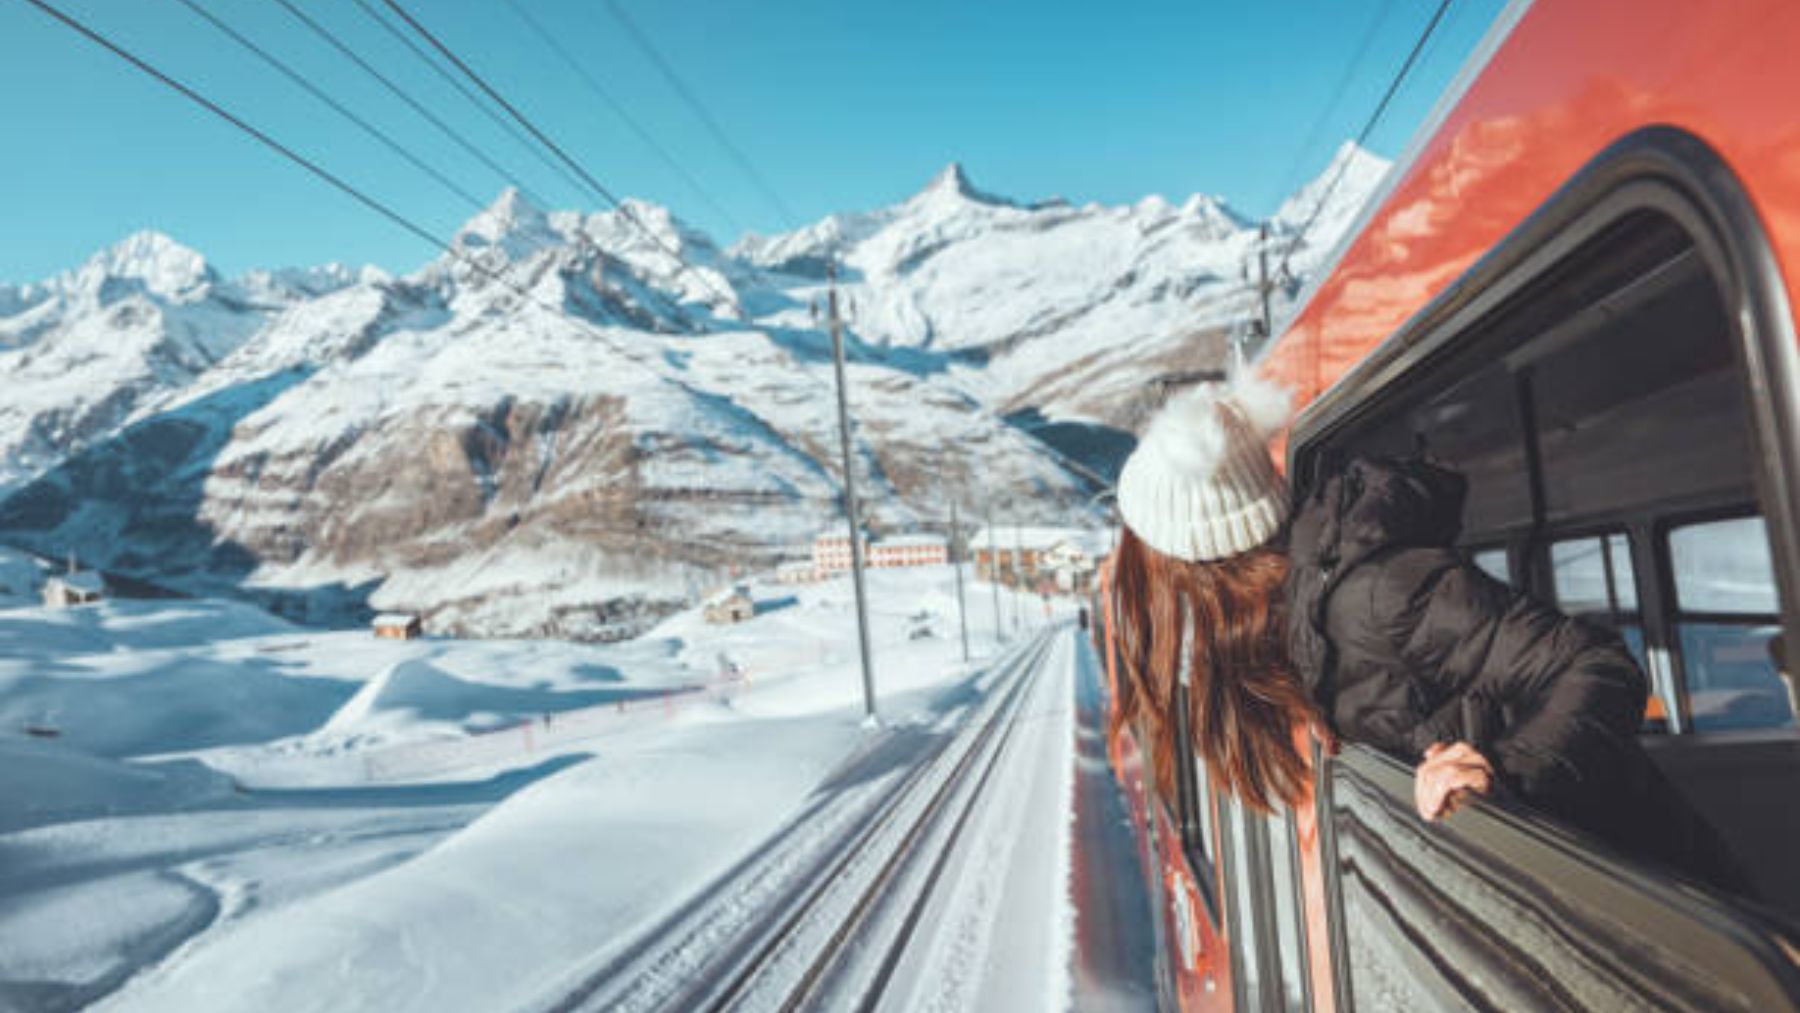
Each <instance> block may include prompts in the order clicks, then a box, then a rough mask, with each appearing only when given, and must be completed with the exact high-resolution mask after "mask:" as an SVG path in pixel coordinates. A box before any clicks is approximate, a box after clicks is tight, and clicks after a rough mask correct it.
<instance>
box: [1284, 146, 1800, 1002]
mask: <svg viewBox="0 0 1800 1013" xmlns="http://www.w3.org/2000/svg"><path fill="white" fill-rule="evenodd" d="M1645 211H1650V212H1654V213H1658V214H1661V215H1662V216H1663V217H1665V218H1666V219H1668V220H1669V221H1671V222H1673V224H1674V225H1675V226H1676V227H1678V228H1679V229H1680V230H1681V231H1682V233H1683V234H1685V236H1686V237H1687V238H1688V240H1689V242H1690V243H1691V244H1692V246H1693V248H1694V249H1695V250H1696V251H1698V254H1699V256H1700V258H1701V260H1702V262H1703V265H1704V267H1705V269H1706V273H1707V276H1708V278H1709V280H1710V281H1711V283H1712V285H1713V286H1714V289H1715V292H1716V295H1717V297H1718V299H1719V301H1720V303H1721V304H1722V309H1723V311H1724V312H1723V322H1724V333H1725V337H1726V339H1727V341H1728V343H1729V344H1730V347H1731V354H1732V355H1733V356H1734V358H1735V359H1736V362H1737V367H1738V378H1739V381H1740V383H1741V384H1742V387H1743V388H1744V389H1743V390H1742V395H1743V402H1744V410H1745V414H1746V415H1747V418H1746V419H1745V423H1746V430H1747V435H1748V438H1749V444H1750V449H1751V467H1750V475H1749V478H1750V485H1751V489H1750V492H1751V494H1752V496H1753V497H1754V501H1755V503H1756V505H1757V509H1758V512H1759V513H1761V514H1762V515H1763V517H1764V519H1765V522H1766V524H1767V530H1768V535H1769V542H1770V555H1771V558H1772V560H1773V562H1774V564H1775V579H1776V589H1777V593H1778V596H1779V603H1780V612H1779V615H1780V620H1781V626H1782V627H1783V629H1784V630H1785V631H1787V632H1788V633H1789V634H1790V635H1800V340H1797V338H1796V334H1795V326H1794V318H1793V315H1792V313H1791V311H1790V307H1789V302H1788V298H1787V286H1786V282H1785V280H1784V279H1783V276H1782V272H1781V267H1780V263H1779V261H1778V260H1777V259H1776V257H1775V254H1774V250H1773V247H1772V246H1771V244H1770V242H1769V239H1768V233H1767V230H1766V229H1765V228H1764V226H1763V223H1762V221H1761V219H1760V217H1759V215H1758V213H1757V210H1756V206H1755V204H1754V203H1753V202H1752V200H1751V199H1750V196H1749V194H1748V191H1747V189H1746V188H1745V186H1744V184H1743V183H1742V182H1741V181H1740V180H1739V179H1738V178H1737V176H1736V175H1735V174H1734V172H1733V171H1732V169H1731V167H1730V165H1729V164H1728V163H1726V162H1725V161H1724V160H1723V159H1722V158H1721V157H1720V156H1719V155H1718V154H1717V153H1716V152H1714V151H1713V150H1712V149H1711V148H1710V147H1709V146H1708V145H1707V144H1706V142H1704V141H1703V140H1701V139H1700V138H1698V137H1696V136H1694V135H1693V134H1692V133H1689V132H1687V131H1685V130H1682V129H1681V128H1679V127H1674V126H1668V125H1657V126H1650V127H1644V128H1641V129H1638V130H1635V131H1633V132H1631V133H1629V134H1627V135H1625V136H1623V137H1621V138H1619V139H1617V140H1615V141H1614V142H1612V143H1611V144H1610V145H1609V146H1607V147H1606V148H1605V149H1604V150H1602V151H1600V152H1599V153H1598V154H1597V155H1596V156H1595V157H1594V158H1593V159H1591V160H1590V161H1589V162H1588V163H1587V164H1586V165H1584V166H1583V167H1582V168H1581V169H1580V170H1578V171H1577V172H1576V173H1575V174H1574V175H1573V176H1571V177H1570V179H1569V180H1568V181H1567V182H1565V183H1564V184H1563V185H1562V186H1561V187H1560V188H1558V189H1557V190H1556V191H1555V192H1554V193H1552V194H1551V195H1550V196H1549V197H1548V198H1547V199H1546V200H1545V201H1544V202H1543V204H1541V205H1540V206H1539V207H1538V208H1537V209H1536V210H1535V211H1533V212H1532V213H1531V214H1530V215H1529V216H1528V217H1527V218H1525V219H1524V220H1523V221H1522V222H1520V223H1519V224H1518V225H1517V226H1515V227H1514V228H1513V229H1512V230H1511V231H1510V232H1509V233H1507V235H1505V236H1503V237H1502V238H1501V239H1500V240H1499V241H1498V242H1496V243H1495V244H1494V246H1493V247H1491V248H1490V249H1489V250H1487V251H1486V252H1485V253H1484V254H1483V255H1482V256H1481V258H1480V259H1479V260H1477V261H1476V262H1475V263H1474V264H1473V265H1472V266H1470V267H1469V268H1468V269H1467V270H1465V271H1464V272H1463V274H1462V275H1461V276H1460V277H1458V278H1457V279H1456V280H1455V281H1454V282H1452V283H1451V284H1450V285H1449V286H1448V287H1447V288H1446V289H1444V290H1443V291H1441V292H1440V293H1439V294H1438V295H1437V296H1435V297H1434V298H1433V299H1432V300H1431V301H1430V302H1429V303H1427V304H1426V305H1425V306H1424V307H1422V308H1421V309H1419V310H1418V311H1417V312H1416V313H1414V314H1413V316H1412V317H1411V318H1409V319H1408V320H1407V321H1406V322H1405V323H1404V324H1402V325H1401V326H1400V327H1399V328H1398V329H1397V330H1395V331H1394V332H1393V333H1392V334H1390V335H1388V336H1387V338H1386V339H1385V340H1383V341H1382V342H1381V343H1380V344H1379V345H1378V346H1377V347H1376V348H1374V349H1373V350H1372V351H1371V352H1370V353H1369V354H1368V355H1367V356H1365V357H1364V358H1363V359H1362V360H1361V361H1360V362H1358V363H1357V364H1356V365H1355V366H1353V367H1352V368H1351V369H1350V370H1349V371H1347V372H1346V373H1345V374H1343V375H1342V376H1340V377H1339V378H1338V379H1337V380H1336V382H1335V383H1334V384H1333V385H1332V386H1331V387H1330V388H1329V389H1328V390H1326V391H1325V392H1324V393H1323V394H1321V395H1320V396H1319V397H1318V398H1317V399H1316V400H1314V401H1313V403H1312V404H1311V405H1310V406H1309V407H1308V409H1307V410H1306V411H1305V412H1304V413H1303V414H1302V415H1301V416H1300V418H1299V419H1297V420H1296V422H1295V424H1294V425H1293V427H1292V428H1291V430H1290V433H1289V439H1288V444H1287V464H1288V467H1287V473H1288V475H1289V476H1290V478H1291V479H1292V481H1293V485H1294V488H1295V490H1296V492H1297V494H1301V495H1303V494H1304V493H1305V491H1306V490H1308V489H1310V488H1312V487H1314V486H1315V485H1316V483H1317V480H1318V478H1319V472H1320V469H1321V465H1322V464H1323V463H1324V462H1325V461H1326V460H1327V459H1328V458H1329V456H1330V455H1329V454H1328V453H1327V451H1328V450H1329V449H1330V448H1331V447H1332V446H1333V443H1334V440H1335V439H1336V438H1338V437H1340V436H1341V435H1342V434H1344V433H1345V432H1347V431H1349V430H1352V429H1354V428H1356V427H1357V426H1358V425H1359V424H1364V423H1367V422H1368V421H1369V420H1370V419H1371V417H1372V416H1375V415H1377V414H1379V413H1380V412H1381V411H1382V410H1383V409H1386V408H1391V407H1392V406H1393V405H1394V404H1395V403H1397V402H1400V401H1402V400H1403V399H1404V398H1405V396H1406V394H1407V388H1408V387H1409V386H1412V385H1413V384H1416V383H1417V382H1418V378H1419V377H1420V376H1421V375H1422V374H1429V373H1430V372H1432V371H1433V370H1436V369H1439V368H1441V365H1442V362H1443V360H1445V359H1448V358H1454V357H1455V356H1456V355H1457V353H1459V352H1462V351H1464V350H1465V348H1466V346H1469V345H1470V344H1472V343H1474V342H1476V341H1477V340H1479V339H1481V338H1483V337H1484V335H1483V334H1482V333H1481V327H1482V325H1483V324H1484V323H1488V322H1490V321H1493V320H1495V319H1498V318H1500V317H1502V316H1503V315H1505V314H1506V313H1507V312H1508V311H1509V309H1510V308H1511V305H1510V304H1511V303H1512V302H1513V300H1514V298H1515V297H1517V296H1520V295H1521V294H1522V293H1524V292H1526V291H1527V290H1528V289H1529V287H1530V286H1532V285H1533V284H1534V283H1535V282H1538V281H1539V280H1540V279H1543V278H1546V277H1549V276H1551V273H1552V272H1554V271H1557V270H1558V269H1560V268H1563V267H1564V265H1565V263H1566V262H1567V260H1568V258H1569V257H1570V255H1571V254H1573V253H1575V252H1576V251H1577V250H1579V249H1581V248H1582V247H1583V246H1584V245H1587V244H1590V243H1592V242H1593V241H1594V240H1596V239H1598V238H1600V236H1601V234H1602V232H1603V231H1604V230H1605V229H1607V228H1608V227H1610V226H1613V225H1616V224H1618V223H1620V222H1622V221H1624V220H1625V219H1626V218H1627V217H1628V216H1630V215H1633V214H1637V213H1641V212H1645ZM1334 270H1335V265H1332V266H1330V267H1328V268H1327V274H1329V273H1330V272H1331V271H1334ZM1315 291H1317V289H1316V288H1315ZM1485 337H1491V335H1487V336H1485ZM1520 396H1521V398H1522V399H1524V402H1523V403H1524V405H1525V407H1526V408H1527V410H1530V409H1531V405H1530V400H1529V399H1530V396H1531V395H1530V390H1529V386H1528V385H1521V388H1520ZM1536 443H1537V441H1536V439H1535V438H1533V439H1531V440H1530V441H1529V443H1528V449H1527V452H1528V453H1529V454H1531V455H1533V458H1534V459H1533V460H1532V461H1530V466H1531V470H1533V471H1535V470H1536V464H1537V462H1536V460H1535V456H1536V454H1537V453H1538V448H1537V446H1536ZM1532 481H1533V482H1536V481H1538V479H1537V478H1536V477H1535V476H1534V477H1533V479H1532ZM1535 502H1536V503H1538V504H1541V503H1542V502H1543V500H1542V497H1541V496H1539V497H1537V498H1536V500H1535ZM1535 509H1541V507H1539V508H1535ZM1544 521H1545V518H1544V517H1543V516H1542V515H1541V514H1538V515H1537V516H1534V518H1533V524H1532V529H1531V530H1529V531H1524V532H1520V531H1517V530H1508V531H1500V530H1496V531H1491V532H1471V535H1472V536H1473V537H1474V538H1475V539H1476V540H1485V539H1492V538H1500V537H1504V538H1506V539H1507V540H1508V541H1509V543H1510V544H1512V546H1513V550H1514V554H1513V556H1512V559H1513V562H1514V563H1515V566H1514V567H1513V572H1514V573H1515V574H1519V575H1520V576H1521V578H1522V581H1521V583H1522V584H1523V586H1524V587H1525V589H1527V590H1528V591H1530V592H1532V593H1541V591H1542V588H1543V580H1544V578H1545V577H1546V576H1547V574H1545V573H1544V572H1543V570H1544V567H1543V566H1542V565H1540V563H1539V560H1538V559H1536V558H1533V557H1534V556H1536V555H1541V554H1543V553H1542V551H1541V550H1538V549H1537V547H1538V546H1541V545H1542V544H1543V543H1542V541H1541V538H1542V537H1543V535H1544V534H1545V531H1544ZM1634 523H1642V522H1641V521H1637V522H1634ZM1521 538H1522V539H1523V542H1522V543H1520V542H1519V539H1521ZM1636 544H1637V550H1636V551H1637V552H1639V553H1640V555H1637V556H1634V559H1633V563H1634V570H1636V571H1637V573H1638V574H1639V575H1640V587H1639V594H1640V599H1641V607H1642V609H1643V610H1644V611H1645V612H1647V613H1650V615H1648V616H1647V617H1646V618H1647V620H1648V621H1647V624H1646V633H1647V637H1646V640H1647V647H1648V648H1650V650H1649V653H1650V654H1651V657H1652V659H1653V661H1656V660H1657V659H1658V654H1659V650H1658V648H1657V647H1655V646H1652V645H1654V644H1655V643H1656V642H1655V641H1654V640H1651V639H1650V637H1649V636H1648V632H1649V623H1651V622H1654V623H1662V622H1664V621H1665V620H1666V619H1667V617H1668V614H1669V609H1668V604H1667V603H1668V602H1670V601H1672V596H1673V588H1672V587H1666V586H1664V585H1665V583H1666V582H1667V581H1668V580H1669V579H1670V578H1669V575H1668V570H1667V568H1666V565H1665V564H1666V561H1664V560H1652V559H1646V558H1645V556H1647V555H1653V554H1656V553H1660V552H1662V551H1664V547H1663V545H1662V542H1661V540H1660V539H1656V538H1649V539H1639V540H1636ZM1544 561H1545V562H1547V559H1546V560H1544ZM1646 563H1650V564H1651V565H1650V567H1649V568H1648V569H1646V566H1645V564H1646ZM1521 567H1522V569H1521ZM1645 574H1649V575H1650V577H1651V579H1650V581H1649V582H1648V583H1649V584H1650V585H1651V586H1650V587H1648V588H1646V587H1644V586H1642V585H1643V583H1644V580H1643V576H1644V575H1645ZM1665 593H1666V594H1667V595H1668V596H1669V597H1668V598H1666V599H1665V598H1664V595H1665ZM1664 644H1665V645H1666V644H1667V641H1666V640H1665V641H1664ZM1669 653H1678V652H1666V653H1663V656H1662V657H1661V659H1660V661H1661V664H1662V666H1663V668H1664V671H1663V672H1662V673H1656V672H1655V671H1654V667H1653V675H1657V676H1658V677H1659V679H1663V680H1667V682H1664V683H1661V684H1660V685H1668V683H1674V682H1677V680H1679V681H1685V680H1681V679H1680V677H1681V675H1682V673H1681V672H1680V670H1679V667H1678V658H1677V659H1676V667H1675V668H1674V670H1673V671H1671V670H1670V669H1669V664H1670V658H1669ZM1672 718H1673V721H1672V724H1673V725H1674V727H1673V728H1672V730H1674V731H1676V732H1682V731H1686V730H1687V729H1686V728H1685V727H1684V724H1685V723H1684V720H1683V719H1684V718H1685V715H1684V714H1682V713H1680V710H1679V708H1677V712H1676V713H1675V714H1673V715H1672ZM1338 762H1339V761H1335V760H1334V761H1330V763H1329V764H1328V766H1327V768H1326V770H1325V772H1324V776H1322V777H1321V778H1320V779H1319V788H1320V790H1319V791H1318V793H1317V795H1318V798H1317V804H1318V814H1319V817H1320V827H1321V845H1322V846H1323V847H1324V848H1325V849H1326V852H1325V853H1326V854H1327V855H1329V856H1335V855H1336V854H1337V853H1338V842H1337V836H1338V834H1337V827H1336V825H1335V820H1334V815H1335V808H1334V806H1335V802H1334V799H1333V796H1334V795H1335V794H1336V781H1337V778H1338V776H1339V774H1338V772H1337V771H1336V767H1337V764H1338ZM1478 808H1479V807H1478ZM1325 874H1326V875H1325V878H1326V884H1325V885H1326V904H1327V908H1328V910H1329V912H1330V918H1331V922H1330V924H1331V938H1330V940H1329V948H1330V953H1331V964H1332V984H1333V989H1334V991H1335V993H1336V995H1335V996H1334V998H1336V999H1337V1000H1339V1001H1340V1002H1341V1001H1342V1000H1344V999H1345V998H1346V997H1348V996H1350V995H1352V994H1353V992H1352V989H1351V981H1350V978H1349V957H1350V948H1349V943H1348V940H1347V938H1346V936H1345V932H1344V925H1343V915H1344V904H1345V900H1344V889H1345V888H1344V885H1343V870H1342V869H1341V868H1339V864H1338V862H1337V861H1336V859H1335V858H1332V859H1330V860H1328V861H1327V863H1326V867H1325ZM1340 1008H1341V1007H1340Z"/></svg>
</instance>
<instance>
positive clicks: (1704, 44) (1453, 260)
mask: <svg viewBox="0 0 1800 1013" xmlns="http://www.w3.org/2000/svg"><path fill="white" fill-rule="evenodd" d="M1796 43H1800V4H1795V3H1793V2H1791V0H1706V2H1698V0H1540V2H1539V3H1537V4H1536V5H1534V6H1533V7H1532V8H1531V9H1530V11H1528V12H1527V13H1526V14H1525V16H1524V17H1523V18H1522V19H1521V20H1520V22H1519V23H1518V25H1517V26H1516V27H1515V28H1514V30H1513V32H1512V34H1511V35H1510V36H1509V37H1508V38H1507V40H1506V41H1505V42H1504V43H1503V44H1502V45H1501V47H1500V48H1499V49H1498V50H1497V51H1496V52H1495V54H1494V57H1493V59H1492V60H1491V61H1490V62H1489V63H1488V65H1487V67H1486V69H1485V70H1484V71H1483V73H1482V74H1481V76H1480V78H1479V79H1478V80H1476V81H1475V82H1474V84H1473V85H1472V86H1471V87H1470V89H1469V90H1468V91H1467V92H1466V93H1465V94H1464V96H1463V97H1462V99H1461V100H1460V101H1459V102H1458V103H1457V105H1456V108H1455V109H1454V110H1453V111H1452V112H1451V113H1450V115H1449V117H1448V118H1447V119H1446V120H1445V121H1444V123H1443V125H1442V127H1441V128H1440V129H1439V130H1438V132H1437V133H1436V134H1435V135H1434V136H1433V137H1432V138H1431V139H1430V140H1429V142H1427V143H1426V145H1425V146H1424V147H1423V148H1422V149H1421V150H1420V152H1419V156H1418V158H1417V159H1416V160H1415V161H1414V162H1413V163H1412V165H1411V167H1410V168H1409V169H1408V170H1407V173H1406V176H1405V177H1404V178H1403V179H1402V180H1401V181H1400V183H1399V185H1398V186H1397V187H1396V188H1395V189H1394V190H1393V191H1392V193H1391V194H1390V195H1389V197H1388V198H1387V200H1386V201H1385V202H1384V204H1383V205H1382V207H1381V208H1380V210H1379V211H1378V212H1377V213H1376V214H1375V216H1374V217H1373V218H1371V219H1370V220H1369V222H1368V224H1367V226H1366V227H1365V228H1364V229H1363V231H1362V233H1361V234H1360V235H1359V236H1358V237H1357V239H1356V240H1355V242H1354V243H1353V244H1352V245H1351V246H1350V248H1349V249H1348V250H1347V252H1346V255H1345V256H1344V257H1343V259H1342V260H1340V261H1339V262H1338V264H1337V266H1336V268H1335V270H1334V271H1333V273H1332V275H1331V276H1330V277H1329V278H1328V279H1327V280H1326V281H1325V282H1324V283H1323V284H1322V285H1321V286H1320V287H1319V289H1318V290H1317V291H1316V292H1315V293H1314V296H1313V298H1312V300H1311V302H1310V303H1309V304H1308V305H1307V306H1306V308H1305V309H1304V310H1303V311H1302V314H1301V316H1300V317H1299V319H1297V320H1296V321H1295V322H1294V323H1293V325H1292V326H1291V327H1290V328H1289V329H1288V331H1287V332H1286V333H1285V334H1283V335H1282V337H1281V339H1280V340H1279V341H1278V342H1277V343H1276V345H1275V346H1274V347H1273V348H1272V349H1271V351H1270V354H1269V356H1268V357H1267V358H1266V359H1265V361H1264V369H1265V371H1266V372H1267V373H1268V374H1269V375H1271V376H1273V377H1275V378H1277V379H1279V380H1281V381H1282V382H1284V383H1286V384H1287V385H1289V386H1290V387H1292V388H1293V389H1294V391H1295V393H1296V395H1297V401H1298V402H1299V403H1300V404H1305V403H1307V402H1309V401H1311V400H1313V399H1314V398H1315V397H1317V396H1318V395H1319V394H1320V393H1321V392H1322V391H1323V390H1324V389H1325V388H1326V387H1328V386H1329V385H1330V384H1331V382H1332V381H1333V380H1335V379H1336V378H1337V377H1339V376H1341V375H1342V374H1343V373H1344V372H1345V371H1346V370H1347V369H1349V368H1350V367H1351V366H1352V365H1354V364H1355V363H1356V362H1357V361H1358V360H1359V359H1361V358H1362V357H1364V356H1365V355H1367V354H1368V353H1369V351H1370V350H1371V349H1373V348H1374V347H1375V346H1376V345H1378V344H1379V343H1380V342H1381V341H1382V340H1383V339H1385V338H1386V337H1387V336H1388V335H1390V334H1392V333H1393V332H1394V331H1395V330H1397V329H1399V328H1400V326H1401V325H1403V324H1404V323H1405V322H1406V321H1407V320H1408V319H1409V318H1411V317H1412V316H1413V315H1414V314H1415V313H1417V312H1418V311H1419V310H1421V309H1423V308H1424V307H1425V305H1426V304H1427V303H1429V302H1430V301H1431V300H1432V299H1433V298H1434V297H1436V296H1437V295H1438V294H1440V293H1441V292H1443V291H1444V289H1445V288H1446V287H1447V286H1448V285H1449V284H1450V283H1451V282H1453V281H1454V280H1455V279H1456V278H1457V277H1458V276H1459V275H1461V274H1462V273H1463V272H1464V271H1465V270H1467V269H1468V268H1469V266H1470V265H1472V264H1473V263H1474V262H1475V261H1476V260H1477V259H1479V258H1480V257H1481V256H1482V254H1484V253H1486V252H1487V251H1488V250H1489V249H1490V248H1492V247H1493V246H1494V245H1495V244H1496V243H1497V242H1499V241H1500V239H1501V238H1502V237H1504V236H1505V235H1506V234H1507V233H1508V232H1509V231H1511V230H1512V229H1513V228H1514V227H1515V226H1517V225H1518V224H1519V223H1520V222H1522V221H1523V220H1524V219H1525V218H1526V217H1528V216H1529V215H1530V214H1531V213H1532V212H1533V211H1534V210H1535V209H1537V208H1538V207H1539V206H1540V205H1542V204H1543V203H1544V201H1545V200H1546V199H1547V198H1548V197H1549V196H1550V195H1551V193H1553V192H1554V191H1555V190H1556V188H1557V187H1559V186H1560V185H1562V183H1564V182H1565V181H1566V180H1568V179H1569V177H1570V176H1572V175H1573V174H1574V173H1575V172H1576V171H1577V170H1578V169H1579V168H1581V166H1582V165H1583V164H1585V163H1586V162H1587V161H1588V160H1589V159H1591V158H1593V157H1594V156H1595V155H1596V154H1598V153H1599V152H1600V151H1602V150H1603V149H1604V148H1606V146H1607V145H1608V144H1610V143H1611V142H1613V141H1615V140H1617V139H1619V138H1620V137H1623V136H1624V135H1626V134H1628V133H1631V132H1632V131H1633V130H1636V129H1638V128H1640V127H1644V126H1649V125H1652V124H1664V125H1670V126H1676V127H1679V128H1681V129H1684V130H1686V131H1688V132H1690V133H1692V134H1694V135H1696V136H1698V137H1699V138H1701V139H1702V140H1704V141H1705V142H1707V143H1708V144H1709V145H1711V146H1712V147H1713V149H1714V150H1716V151H1717V152H1718V153H1719V154H1720V156H1721V157H1723V158H1724V160H1725V161H1726V163H1727V164H1729V165H1730V166H1731V168H1732V169H1733V171H1734V172H1735V173H1736V174H1737V175H1738V177H1739V179H1740V180H1741V181H1742V182H1743V184H1744V185H1745V187H1746V189H1747V190H1748V192H1749V196H1750V199H1751V201H1752V203H1753V204H1754V206H1755V207H1756V209H1757V211H1758V213H1759V214H1760V216H1761V218H1762V220H1763V224H1764V226H1765V227H1766V228H1767V230H1768V233H1769V238H1770V242H1771V243H1772V244H1773V245H1774V247H1775V254H1776V257H1777V259H1778V261H1779V262H1780V264H1781V266H1782V269H1783V270H1782V273H1783V276H1784V278H1786V279H1787V281H1786V284H1787V288H1788V297H1789V301H1790V304H1794V305H1800V275H1797V274H1796V273H1795V271H1794V270H1792V266H1793V265H1794V264H1795V262H1796V260H1797V258H1800V114H1796V112H1795V104H1794V102H1795V98H1796V96H1800V60H1796V59H1794V56H1793V51H1794V47H1795V44H1796Z"/></svg>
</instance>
